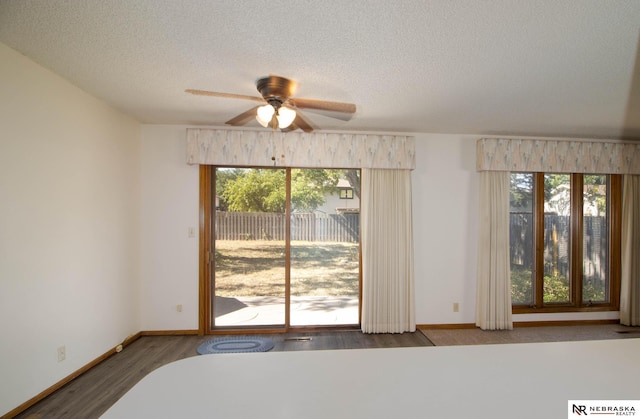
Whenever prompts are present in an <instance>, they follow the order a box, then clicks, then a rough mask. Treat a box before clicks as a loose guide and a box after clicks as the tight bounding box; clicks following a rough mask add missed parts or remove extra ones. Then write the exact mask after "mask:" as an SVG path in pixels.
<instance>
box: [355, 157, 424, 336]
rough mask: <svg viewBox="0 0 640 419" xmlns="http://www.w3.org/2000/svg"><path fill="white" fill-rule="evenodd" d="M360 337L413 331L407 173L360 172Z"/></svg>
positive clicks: (411, 227) (394, 171) (409, 176)
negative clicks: (362, 335) (361, 333)
mask: <svg viewBox="0 0 640 419" xmlns="http://www.w3.org/2000/svg"><path fill="white" fill-rule="evenodd" d="M361 185H362V189H361V190H362V193H361V220H362V227H361V230H362V274H363V277H362V331H363V332H364V333H402V332H414V331H415V330H416V322H415V309H414V301H413V300H414V272H413V219H412V213H411V172H410V171H409V170H378V169H362V179H361Z"/></svg>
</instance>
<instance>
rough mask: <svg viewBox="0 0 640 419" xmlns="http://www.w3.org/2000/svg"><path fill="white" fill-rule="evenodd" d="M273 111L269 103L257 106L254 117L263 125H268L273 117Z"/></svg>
mask: <svg viewBox="0 0 640 419" xmlns="http://www.w3.org/2000/svg"><path fill="white" fill-rule="evenodd" d="M274 113H275V109H273V106H271V105H264V106H260V107H259V108H258V112H257V113H256V119H257V120H258V122H259V123H260V125H262V126H263V127H265V128H266V127H268V126H269V124H270V123H271V120H272V119H273V114H274Z"/></svg>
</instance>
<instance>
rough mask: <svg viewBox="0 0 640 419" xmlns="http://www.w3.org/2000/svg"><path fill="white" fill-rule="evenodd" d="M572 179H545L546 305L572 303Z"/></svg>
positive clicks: (551, 176)
mask: <svg viewBox="0 0 640 419" xmlns="http://www.w3.org/2000/svg"><path fill="white" fill-rule="evenodd" d="M570 234H571V176H570V175H568V174H545V175H544V296H543V300H544V302H545V303H566V302H570V301H571V298H570V295H571V287H570V286H569V278H570V275H569V266H570V256H571V255H570V249H571V241H570Z"/></svg>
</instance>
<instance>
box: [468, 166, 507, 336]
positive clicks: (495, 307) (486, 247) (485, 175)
mask: <svg viewBox="0 0 640 419" xmlns="http://www.w3.org/2000/svg"><path fill="white" fill-rule="evenodd" d="M509 179H510V173H509V172H489V171H487V172H480V197H479V198H480V211H479V215H480V217H479V225H480V227H479V230H480V231H479V240H478V272H477V275H478V278H477V279H478V281H477V295H476V326H478V327H480V328H481V329H483V330H500V329H508V330H511V329H513V321H512V316H511V278H510V271H509V269H510V268H509Z"/></svg>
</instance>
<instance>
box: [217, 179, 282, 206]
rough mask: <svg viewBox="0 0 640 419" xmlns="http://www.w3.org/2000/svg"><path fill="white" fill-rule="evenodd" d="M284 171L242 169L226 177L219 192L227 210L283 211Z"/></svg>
mask: <svg viewBox="0 0 640 419" xmlns="http://www.w3.org/2000/svg"><path fill="white" fill-rule="evenodd" d="M285 180H286V179H285V171H284V170H283V169H276V170H273V169H242V170H238V172H237V176H236V178H235V179H228V180H227V182H226V184H225V188H224V190H223V191H222V193H221V196H222V198H223V199H224V200H225V202H226V204H227V206H228V209H229V211H238V212H284V210H285V193H286V190H285Z"/></svg>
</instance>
